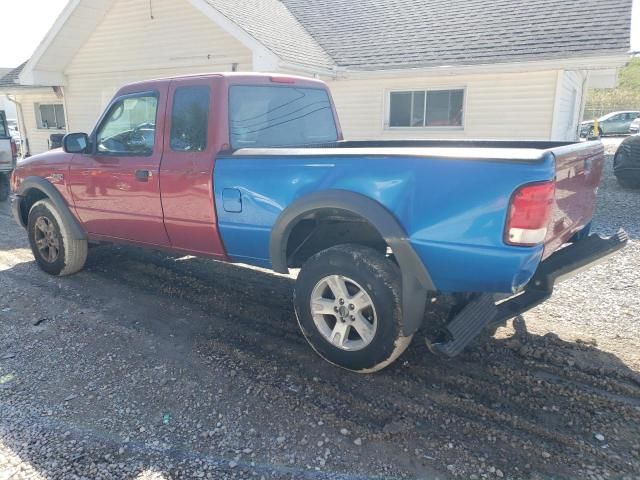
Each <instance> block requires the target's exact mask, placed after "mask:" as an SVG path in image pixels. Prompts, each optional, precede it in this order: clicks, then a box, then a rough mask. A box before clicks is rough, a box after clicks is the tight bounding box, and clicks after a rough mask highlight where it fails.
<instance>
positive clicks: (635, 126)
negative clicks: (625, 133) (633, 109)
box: [629, 117, 640, 135]
mask: <svg viewBox="0 0 640 480" xmlns="http://www.w3.org/2000/svg"><path fill="white" fill-rule="evenodd" d="M629 133H630V134H631V135H635V134H636V133H640V117H638V118H636V119H635V120H634V121H633V122H631V125H629Z"/></svg>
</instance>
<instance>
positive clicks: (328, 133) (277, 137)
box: [229, 85, 338, 148]
mask: <svg viewBox="0 0 640 480" xmlns="http://www.w3.org/2000/svg"><path fill="white" fill-rule="evenodd" d="M229 126H230V133H231V146H232V147H233V148H246V147H252V148H259V147H286V146H305V145H317V144H322V143H330V142H335V141H337V139H338V132H337V130H336V125H335V121H334V118H333V110H332V109H331V102H330V101H329V96H328V94H327V92H326V91H325V90H322V89H317V88H298V87H289V86H287V87H285V86H248V85H235V86H232V87H231V88H230V92H229Z"/></svg>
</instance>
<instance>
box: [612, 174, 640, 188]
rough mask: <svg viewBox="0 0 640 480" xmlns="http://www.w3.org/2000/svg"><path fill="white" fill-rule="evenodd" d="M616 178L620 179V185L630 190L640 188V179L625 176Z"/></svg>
mask: <svg viewBox="0 0 640 480" xmlns="http://www.w3.org/2000/svg"><path fill="white" fill-rule="evenodd" d="M616 179H617V180H618V185H620V186H621V187H622V188H626V189H629V190H637V189H640V181H633V180H631V179H629V178H625V177H622V176H620V177H618V176H616Z"/></svg>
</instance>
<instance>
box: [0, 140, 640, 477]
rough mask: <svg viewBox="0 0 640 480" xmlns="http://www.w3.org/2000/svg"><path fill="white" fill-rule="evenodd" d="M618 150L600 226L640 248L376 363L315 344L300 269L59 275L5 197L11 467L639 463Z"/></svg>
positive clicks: (529, 468) (470, 472)
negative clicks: (488, 334)
mask: <svg viewBox="0 0 640 480" xmlns="http://www.w3.org/2000/svg"><path fill="white" fill-rule="evenodd" d="M607 142H608V143H610V147H609V148H613V146H611V145H614V143H613V141H612V140H610V139H608V140H607ZM610 164H611V159H610V158H609V161H608V168H607V171H606V175H605V179H604V180H603V184H602V187H601V192H600V200H599V205H598V211H597V215H596V218H595V219H594V228H595V229H596V230H597V231H599V232H604V233H612V232H614V231H615V230H616V229H617V227H619V226H623V227H624V228H626V229H627V231H628V232H629V233H630V235H631V237H632V239H633V240H632V242H631V244H630V245H629V247H628V248H626V249H625V250H624V251H623V252H621V253H620V254H618V255H617V256H615V257H614V258H612V259H610V260H608V261H607V262H606V263H604V264H602V265H600V266H598V267H595V268H593V269H592V270H589V271H588V272H585V273H583V274H581V275H579V276H576V277H574V278H572V279H571V280H569V281H567V282H566V283H565V284H563V285H561V286H560V287H559V288H558V291H557V293H556V295H555V296H554V297H553V299H551V300H550V301H548V302H547V303H545V304H544V305H542V306H540V307H538V308H537V309H535V310H533V311H531V312H529V313H527V314H526V315H524V317H523V318H518V319H517V320H516V321H514V322H513V325H509V326H508V327H506V328H503V329H500V330H499V331H498V333H497V335H496V337H495V338H494V339H492V340H490V341H489V342H488V343H487V344H486V345H484V346H481V347H476V348H475V349H471V350H469V351H467V352H465V353H464V354H463V355H462V356H460V357H458V358H456V359H454V360H445V359H441V358H437V357H434V356H432V355H430V354H429V353H428V352H427V349H426V347H425V346H424V345H423V344H422V343H421V340H420V339H418V338H417V339H416V340H414V345H412V346H411V347H410V349H409V351H408V352H407V354H405V355H404V356H403V357H402V358H401V359H400V361H398V362H397V363H396V364H394V365H393V366H392V367H390V368H388V369H387V370H385V371H383V372H381V373H380V374H376V375H371V376H359V375H355V374H350V373H348V372H344V371H341V370H338V369H335V368H333V367H331V366H329V365H327V364H326V363H324V362H322V361H319V360H318V358H317V357H316V356H315V355H314V354H313V352H312V351H311V350H310V349H309V348H308V347H307V345H306V343H305V342H304V340H303V339H302V337H301V335H300V334H299V332H298V329H297V326H296V323H295V320H294V315H293V310H292V307H291V291H292V280H291V279H290V278H288V277H284V276H276V275H272V274H268V273H266V272H263V271H259V270H249V269H243V268H240V267H237V266H233V265H225V264H219V263H215V262H212V261H208V260H203V259H195V258H186V257H185V258H176V257H173V256H170V255H167V254H165V253H158V252H150V251H144V250H140V249H136V248H129V247H115V246H104V247H99V248H95V249H92V251H91V253H90V258H89V261H88V264H87V268H86V269H85V270H84V271H83V272H81V273H80V274H78V275H75V276H73V277H69V278H65V279H57V278H52V277H49V276H47V275H45V274H44V273H42V272H40V271H39V270H38V268H37V267H36V266H35V264H34V262H33V259H32V256H31V252H30V251H29V250H28V245H27V241H26V238H25V234H24V231H22V230H21V229H19V228H18V227H17V226H15V225H14V223H13V221H12V220H11V219H10V218H9V217H8V209H7V208H6V206H4V207H0V232H2V233H1V234H0V292H2V295H1V296H0V412H1V415H0V480H7V479H23V478H47V479H49V478H54V479H58V478H60V479H73V478H90V479H94V478H102V479H122V478H126V479H154V480H155V479H170V478H215V479H218V478H291V479H298V478H314V479H315V478H317V479H325V478H326V479H343V478H344V479H358V478H424V479H433V478H440V479H446V478H477V479H479V478H514V479H515V478H538V479H542V478H576V477H582V478H589V479H591V478H594V479H596V478H597V479H600V478H629V479H631V478H640V475H639V473H638V472H640V374H639V371H640V353H639V352H640V328H638V327H639V323H640V298H639V297H640V296H639V295H638V275H637V272H638V267H639V265H640V242H639V240H640V212H639V210H638V205H639V204H640V192H633V191H624V190H621V189H620V188H619V187H618V186H617V184H616V182H615V179H614V178H613V176H612V173H611V169H610ZM552 332H553V333H552Z"/></svg>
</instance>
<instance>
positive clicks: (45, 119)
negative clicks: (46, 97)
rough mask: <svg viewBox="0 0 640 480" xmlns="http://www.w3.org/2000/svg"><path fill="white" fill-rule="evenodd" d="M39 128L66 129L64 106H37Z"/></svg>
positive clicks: (41, 104) (42, 104)
mask: <svg viewBox="0 0 640 480" xmlns="http://www.w3.org/2000/svg"><path fill="white" fill-rule="evenodd" d="M36 117H37V119H38V128H58V129H62V128H65V126H66V123H65V121H64V106H63V105H62V104H44V103H40V104H36Z"/></svg>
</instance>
